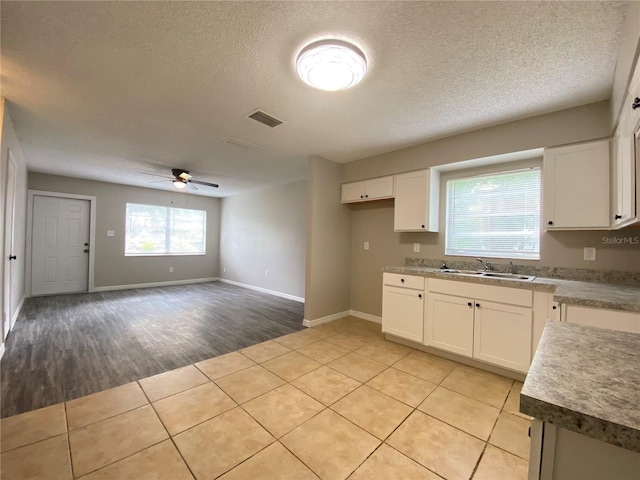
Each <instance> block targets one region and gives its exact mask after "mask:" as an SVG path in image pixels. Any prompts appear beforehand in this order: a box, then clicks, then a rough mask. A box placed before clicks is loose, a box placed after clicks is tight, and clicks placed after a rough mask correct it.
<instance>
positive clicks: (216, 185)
mask: <svg viewBox="0 0 640 480" xmlns="http://www.w3.org/2000/svg"><path fill="white" fill-rule="evenodd" d="M187 181H188V182H189V183H197V184H198V185H206V186H207V187H214V188H218V187H219V186H220V185H218V184H217V183H209V182H202V181H200V180H187Z"/></svg>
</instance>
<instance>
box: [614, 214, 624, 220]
mask: <svg viewBox="0 0 640 480" xmlns="http://www.w3.org/2000/svg"><path fill="white" fill-rule="evenodd" d="M621 218H622V215H616V216H615V217H613V219H614V220H620V219H621Z"/></svg>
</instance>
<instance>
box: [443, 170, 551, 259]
mask: <svg viewBox="0 0 640 480" xmlns="http://www.w3.org/2000/svg"><path fill="white" fill-rule="evenodd" d="M446 224H447V226H446V235H445V237H446V246H445V254H446V255H460V256H480V257H492V258H521V259H530V260H539V259H540V168H538V167H534V168H526V169H521V170H513V171H507V172H500V173H492V174H489V175H476V176H470V177H463V178H454V179H450V180H448V181H447V190H446Z"/></svg>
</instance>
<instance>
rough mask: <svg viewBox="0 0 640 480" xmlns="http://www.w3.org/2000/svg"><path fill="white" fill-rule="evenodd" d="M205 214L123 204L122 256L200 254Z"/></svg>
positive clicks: (203, 252)
mask: <svg viewBox="0 0 640 480" xmlns="http://www.w3.org/2000/svg"><path fill="white" fill-rule="evenodd" d="M206 225H207V212H205V211H204V210H191V209H186V208H171V207H162V206H158V205H143V204H139V203H127V213H126V230H125V248H124V254H125V256H144V255H204V254H205V253H206V236H207V232H206V230H207V227H206Z"/></svg>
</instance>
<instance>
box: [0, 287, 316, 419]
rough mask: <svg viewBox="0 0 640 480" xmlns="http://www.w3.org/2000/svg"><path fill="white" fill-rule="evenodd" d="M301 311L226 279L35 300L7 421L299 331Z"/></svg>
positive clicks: (3, 382)
mask: <svg viewBox="0 0 640 480" xmlns="http://www.w3.org/2000/svg"><path fill="white" fill-rule="evenodd" d="M303 310H304V305H303V304H302V303H299V302H295V301H292V300H287V299H284V298H280V297H275V296H272V295H267V294H263V293H259V292H255V291H253V290H248V289H245V288H241V287H236V286H232V285H228V284H225V283H221V282H210V283H200V284H193V285H181V286H173V287H160V288H145V289H136V290H121V291H114V292H101V293H87V294H75V295H57V296H50V297H36V298H28V299H27V300H26V301H25V303H24V306H23V308H22V311H21V312H20V316H19V317H18V320H17V322H16V325H15V328H14V330H12V331H11V333H10V334H9V336H8V337H7V342H6V351H5V353H4V356H3V357H2V361H1V362H0V376H1V379H0V388H1V393H2V396H1V403H0V416H1V417H3V418H4V417H8V416H11V415H16V414H18V413H22V412H26V411H30V410H34V409H37V408H41V407H45V406H48V405H53V404H55V403H60V402H63V401H68V400H71V399H74V398H78V397H82V396H84V395H88V394H90V393H94V392H99V391H102V390H105V389H107V388H112V387H116V386H118V385H123V384H125V383H128V382H132V381H136V380H139V379H142V378H146V377H149V376H152V375H156V374H158V373H162V372H166V371H169V370H173V369H175V368H179V367H182V366H185V365H189V364H192V363H195V362H198V361H201V360H205V359H208V358H211V357H215V356H218V355H222V354H225V353H229V352H233V351H235V350H238V349H241V348H244V347H247V346H250V345H254V344H256V343H259V342H263V341H265V340H270V339H273V338H276V337H279V336H282V335H285V334H287V333H291V332H295V331H298V330H302V329H303V326H302V320H303V314H304V312H303Z"/></svg>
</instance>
